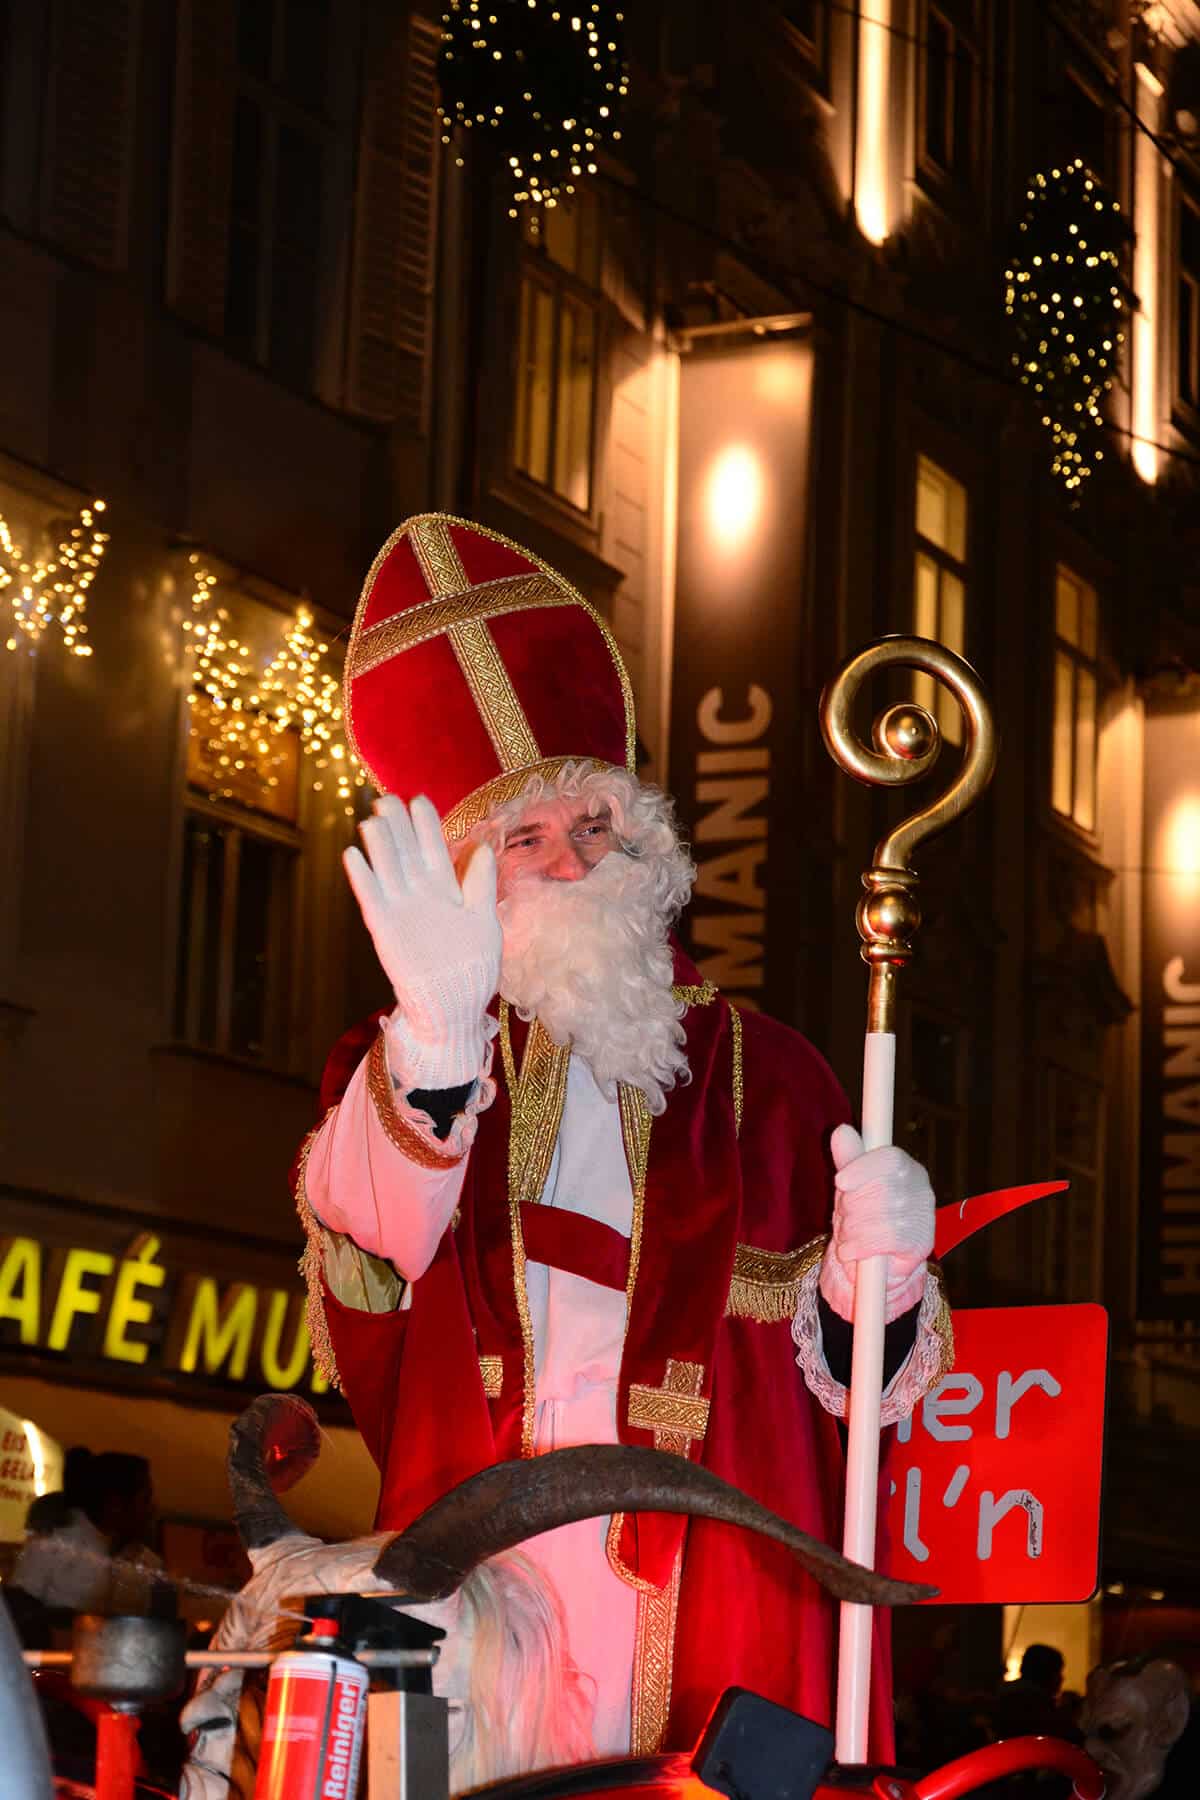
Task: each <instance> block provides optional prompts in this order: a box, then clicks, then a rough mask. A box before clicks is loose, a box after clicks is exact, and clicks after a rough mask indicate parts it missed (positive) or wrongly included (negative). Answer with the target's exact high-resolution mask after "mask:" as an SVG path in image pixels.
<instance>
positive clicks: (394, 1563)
mask: <svg viewBox="0 0 1200 1800" xmlns="http://www.w3.org/2000/svg"><path fill="white" fill-rule="evenodd" d="M614 1512H658V1513H691V1514H694V1515H696V1516H697V1517H700V1518H706V1519H719V1520H723V1521H724V1522H726V1523H727V1524H730V1525H743V1526H745V1527H746V1528H747V1529H748V1530H750V1531H757V1532H760V1533H761V1534H762V1535H763V1536H764V1537H769V1538H774V1540H775V1542H776V1543H779V1544H784V1545H786V1547H787V1548H788V1549H789V1550H790V1551H791V1552H792V1553H793V1555H794V1556H795V1557H796V1559H797V1561H799V1562H800V1563H801V1564H802V1565H803V1567H804V1568H805V1569H807V1570H808V1573H809V1574H810V1575H811V1576H812V1577H813V1578H814V1580H816V1581H819V1582H820V1584H821V1586H822V1587H824V1588H827V1589H828V1590H829V1592H830V1593H831V1594H834V1595H836V1597H837V1598H838V1599H839V1600H854V1601H857V1602H859V1603H860V1604H863V1605H867V1606H897V1605H901V1604H904V1603H906V1602H908V1601H913V1600H926V1599H929V1598H930V1597H931V1596H932V1595H934V1594H936V1593H937V1589H936V1588H931V1587H925V1586H924V1585H923V1584H921V1583H919V1582H911V1581H892V1580H890V1579H889V1578H888V1577H887V1576H884V1575H876V1574H875V1573H874V1572H873V1571H872V1570H870V1569H864V1568H862V1567H861V1566H860V1565H859V1564H858V1563H852V1562H849V1561H847V1559H846V1558H845V1557H844V1556H841V1555H840V1554H839V1553H838V1551H836V1550H833V1549H831V1548H830V1546H829V1545H828V1544H822V1543H821V1542H820V1540H819V1539H817V1538H814V1537H810V1536H809V1535H808V1533H807V1532H805V1531H801V1530H799V1528H798V1527H797V1526H795V1525H789V1524H788V1522H787V1520H786V1519H781V1518H780V1517H779V1515H778V1514H777V1513H773V1512H771V1511H770V1510H769V1508H767V1507H765V1506H761V1505H760V1504H759V1502H758V1501H757V1500H752V1499H751V1498H750V1497H749V1495H748V1494H743V1493H742V1492H741V1491H740V1489H738V1488H735V1487H733V1486H731V1485H730V1483H729V1482H727V1481H722V1480H721V1478H720V1477H719V1476H718V1475H713V1474H711V1473H710V1472H709V1471H708V1470H707V1469H701V1468H699V1467H698V1466H697V1465H696V1464H695V1463H689V1462H685V1461H684V1460H683V1459H682V1457H678V1456H671V1455H669V1454H667V1453H666V1452H665V1451H662V1450H648V1449H643V1448H641V1447H640V1446H636V1445H631V1444H582V1445H580V1446H578V1447H577V1448H574V1449H568V1450H551V1451H549V1452H548V1453H547V1454H546V1455H545V1456H535V1457H533V1458H532V1459H530V1460H522V1461H519V1462H506V1463H497V1464H496V1465H495V1466H494V1467H492V1468H490V1469H484V1470H483V1471H482V1472H481V1473H480V1474H478V1475H473V1476H472V1477H471V1478H470V1480H468V1481H464V1482H462V1483H461V1484H460V1485H459V1486H458V1487H456V1488H453V1489H452V1490H451V1491H450V1493H448V1494H444V1495H443V1496H442V1498H441V1499H440V1500H435V1502H434V1503H433V1505H432V1506H431V1507H429V1508H428V1510H427V1511H426V1512H423V1513H422V1514H421V1517H420V1518H419V1519H415V1520H414V1521H413V1523H412V1524H411V1525H410V1526H409V1527H408V1529H407V1531H404V1532H401V1533H400V1535H399V1536H398V1537H395V1538H393V1539H392V1541H391V1542H390V1543H389V1544H386V1545H385V1546H384V1548H383V1550H382V1551H381V1552H380V1554H379V1556H378V1558H377V1559H376V1562H375V1571H374V1572H375V1574H376V1575H377V1576H378V1577H379V1579H380V1581H381V1582H383V1583H386V1584H387V1586H388V1587H391V1588H394V1589H396V1590H397V1591H398V1592H400V1593H402V1594H404V1595H406V1596H407V1597H408V1598H409V1599H412V1600H441V1599H444V1598H445V1597H446V1596H447V1595H448V1594H452V1593H454V1591H455V1589H456V1588H458V1587H459V1586H461V1584H462V1582H463V1581H465V1579H466V1577H467V1576H468V1575H469V1574H470V1573H471V1570H472V1569H474V1568H476V1567H477V1566H478V1564H479V1563H481V1562H484V1561H485V1560H486V1559H487V1558H488V1557H489V1556H495V1555H497V1554H498V1553H499V1552H500V1551H501V1550H510V1549H512V1548H513V1547H514V1546H515V1545H517V1544H520V1543H523V1542H524V1541H525V1539H526V1538H531V1537H537V1536H538V1535H539V1533H541V1532H543V1531H553V1530H554V1528H555V1527H556V1526H558V1525H571V1524H574V1523H575V1522H576V1521H577V1520H579V1519H591V1518H596V1517H602V1516H603V1515H604V1514H605V1513H614Z"/></svg>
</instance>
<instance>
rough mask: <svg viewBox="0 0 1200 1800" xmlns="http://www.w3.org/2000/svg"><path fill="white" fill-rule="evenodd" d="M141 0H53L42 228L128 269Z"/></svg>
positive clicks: (90, 256) (89, 257)
mask: <svg viewBox="0 0 1200 1800" xmlns="http://www.w3.org/2000/svg"><path fill="white" fill-rule="evenodd" d="M140 14H141V6H140V0H55V6H54V12H53V18H52V26H51V40H50V81H49V86H48V92H47V106H46V122H45V137H44V140H43V142H44V157H43V163H42V182H41V208H40V210H41V226H42V230H43V231H44V233H45V235H46V236H47V237H48V238H50V239H51V240H52V241H53V242H54V243H56V244H58V245H59V246H60V247H61V248H62V249H64V250H66V251H68V252H69V253H70V254H71V255H72V256H78V257H81V258H82V259H83V260H84V261H85V262H89V263H93V264H94V265H95V266H96V267H97V268H101V269H122V268H124V267H125V263H126V260H127V255H128V243H129V174H130V161H131V151H132V144H133V135H134V127H135V117H134V98H135V95H134V88H135V77H136V71H137V53H138V25H139V22H140Z"/></svg>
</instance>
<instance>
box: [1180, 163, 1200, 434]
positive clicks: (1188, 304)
mask: <svg viewBox="0 0 1200 1800" xmlns="http://www.w3.org/2000/svg"><path fill="white" fill-rule="evenodd" d="M1177 267H1178V270H1179V276H1178V288H1177V290H1176V301H1175V308H1176V325H1175V333H1176V340H1175V341H1176V351H1175V395H1176V398H1177V399H1178V400H1179V401H1180V402H1181V404H1182V405H1184V406H1188V407H1191V408H1192V410H1193V411H1197V412H1200V206H1198V205H1197V203H1196V202H1195V201H1194V200H1192V199H1190V198H1189V197H1188V196H1187V195H1186V194H1182V193H1181V194H1180V196H1179V254H1178V263H1177Z"/></svg>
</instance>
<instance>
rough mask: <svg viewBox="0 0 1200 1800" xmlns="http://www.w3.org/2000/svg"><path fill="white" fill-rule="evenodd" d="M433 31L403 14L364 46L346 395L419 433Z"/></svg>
mask: <svg viewBox="0 0 1200 1800" xmlns="http://www.w3.org/2000/svg"><path fill="white" fill-rule="evenodd" d="M441 39H442V33H441V28H440V26H438V25H435V24H433V23H432V22H431V21H430V20H428V19H423V18H419V17H416V16H413V17H411V18H409V19H408V20H407V22H406V23H401V24H399V25H397V26H394V27H392V28H391V29H390V31H389V32H388V33H387V34H386V35H385V36H384V37H383V41H382V42H379V43H376V44H375V45H374V46H373V50H370V51H369V52H368V58H367V76H366V83H365V91H364V95H363V111H362V122H361V126H360V133H361V135H360V142H359V163H358V181H357V191H356V197H355V242H354V270H353V279H352V284H351V296H350V343H349V357H348V370H347V382H346V404H347V406H348V408H349V409H350V411H352V412H357V413H362V414H364V415H365V416H366V417H368V418H372V419H387V420H389V421H391V420H394V421H395V422H396V423H397V424H399V425H401V426H403V427H404V428H405V429H406V430H408V431H410V432H413V433H415V434H418V435H424V433H425V432H426V431H427V430H428V422H429V390H430V360H431V352H432V338H433V330H432V326H433V275H434V220H435V217H436V212H435V208H436V200H437V166H438V143H439V129H438V117H437V55H438V49H439V47H440V44H441Z"/></svg>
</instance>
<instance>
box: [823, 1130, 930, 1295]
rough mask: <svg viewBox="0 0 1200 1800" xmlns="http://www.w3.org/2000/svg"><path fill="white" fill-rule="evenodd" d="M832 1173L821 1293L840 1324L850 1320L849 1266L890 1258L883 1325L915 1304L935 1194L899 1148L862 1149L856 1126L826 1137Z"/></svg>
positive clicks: (851, 1288)
mask: <svg viewBox="0 0 1200 1800" xmlns="http://www.w3.org/2000/svg"><path fill="white" fill-rule="evenodd" d="M829 1148H830V1152H831V1154H832V1156H833V1163H834V1168H835V1169H836V1170H837V1174H836V1175H835V1176H834V1200H833V1232H832V1235H831V1237H830V1240H829V1245H828V1248H827V1249H826V1251H825V1257H824V1260H823V1262H822V1264H821V1292H822V1294H823V1295H824V1296H825V1299H826V1300H827V1301H828V1302H829V1304H830V1306H832V1308H833V1310H834V1312H836V1313H838V1314H840V1316H841V1317H842V1318H843V1319H850V1318H852V1317H853V1315H854V1267H855V1264H856V1263H859V1262H861V1261H862V1260H863V1258H864V1257H868V1256H886V1257H887V1259H888V1283H887V1313H886V1318H887V1323H888V1324H889V1325H890V1324H891V1322H892V1320H893V1319H898V1318H899V1317H900V1315H901V1313H905V1312H907V1311H908V1310H909V1308H910V1307H912V1306H915V1305H916V1304H917V1302H918V1301H919V1300H920V1298H921V1295H922V1293H923V1292H924V1288H925V1259H926V1258H927V1257H928V1255H929V1253H930V1251H931V1250H932V1249H933V1212H934V1201H933V1189H932V1188H931V1187H930V1185H929V1177H928V1175H927V1174H926V1173H925V1170H924V1169H923V1168H922V1167H921V1165H920V1163H919V1162H914V1161H913V1159H912V1157H911V1156H909V1154H908V1152H907V1151H906V1150H901V1149H900V1148H899V1146H898V1145H895V1144H885V1145H884V1146H883V1147H882V1148H880V1149H878V1150H864V1149H863V1141H862V1138H861V1137H860V1136H859V1134H858V1132H857V1131H855V1129H854V1127H853V1125H839V1126H838V1128H837V1130H836V1131H835V1132H834V1134H833V1137H832V1138H831V1139H830V1144H829Z"/></svg>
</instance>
